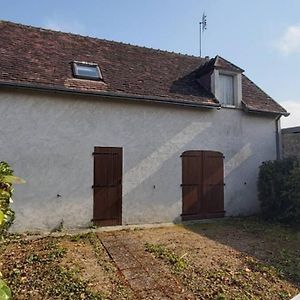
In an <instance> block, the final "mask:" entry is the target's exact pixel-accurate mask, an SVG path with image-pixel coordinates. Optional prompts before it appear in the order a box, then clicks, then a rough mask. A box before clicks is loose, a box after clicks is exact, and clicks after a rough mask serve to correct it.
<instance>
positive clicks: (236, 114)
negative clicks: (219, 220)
mask: <svg viewBox="0 0 300 300" xmlns="http://www.w3.org/2000/svg"><path fill="white" fill-rule="evenodd" d="M0 115H1V119H0V159H1V160H5V161H7V162H8V163H10V164H11V165H12V166H13V168H14V170H15V174H16V175H19V176H21V177H23V178H24V179H25V180H26V181H27V183H26V184H25V185H21V186H16V187H15V197H14V198H15V202H14V209H15V211H16V221H15V224H14V227H13V229H14V230H35V229H41V230H49V229H51V228H53V227H55V226H56V225H57V224H59V223H60V221H61V220H63V221H64V225H65V226H66V227H84V226H87V225H88V224H89V222H90V220H91V219H92V215H93V190H92V184H93V156H92V152H93V150H94V146H109V147H123V216H122V217H123V223H124V224H133V223H135V224H136V223H154V222H171V221H179V220H180V214H181V207H182V197H181V187H180V184H181V158H180V155H181V153H182V152H183V151H185V150H216V151H221V152H222V153H223V154H224V155H225V183H226V186H225V210H226V215H227V216H230V215H238V214H251V213H253V212H255V211H257V210H258V207H259V205H258V202H257V191H256V179H257V174H258V166H259V165H260V164H261V162H262V161H264V160H268V159H275V157H276V145H275V122H274V120H273V119H272V118H266V117H263V116H256V115H253V114H252V115H250V114H246V113H244V112H242V111H241V110H235V109H221V110H220V111H217V110H204V109H193V108H184V107H175V106H167V105H156V104H142V103H131V102H128V101H113V100H107V99H106V100H100V99H97V98H88V97H79V96H64V95H58V94H57V95H50V94H42V93H35V92H26V93H25V92H23V93H21V92H12V91H7V90H6V91H1V92H0ZM57 194H60V195H61V197H59V198H58V197H57Z"/></svg>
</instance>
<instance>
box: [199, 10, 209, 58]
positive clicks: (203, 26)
mask: <svg viewBox="0 0 300 300" xmlns="http://www.w3.org/2000/svg"><path fill="white" fill-rule="evenodd" d="M199 25H200V28H199V29H200V57H201V55H202V33H203V32H204V30H206V29H207V22H206V15H205V12H204V13H203V15H202V21H201V22H199Z"/></svg>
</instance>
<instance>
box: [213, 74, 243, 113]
mask: <svg viewBox="0 0 300 300" xmlns="http://www.w3.org/2000/svg"><path fill="white" fill-rule="evenodd" d="M220 75H230V76H233V97H234V98H233V105H230V104H224V103H221V101H220V85H221V84H220ZM211 91H212V93H213V94H214V96H215V97H216V98H217V100H218V101H219V102H220V104H221V107H224V108H241V103H242V73H240V72H233V71H229V70H224V69H214V71H213V72H212V74H211Z"/></svg>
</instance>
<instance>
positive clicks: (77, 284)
mask: <svg viewBox="0 0 300 300" xmlns="http://www.w3.org/2000/svg"><path fill="white" fill-rule="evenodd" d="M59 241H60V240H59V239H55V238H48V239H40V240H36V241H20V242H14V243H13V244H12V245H11V246H13V247H12V248H10V245H9V244H8V245H7V247H6V249H5V250H10V249H11V250H12V251H13V252H10V251H6V252H8V253H6V255H4V259H5V260H6V266H7V268H6V269H5V270H3V276H4V278H5V280H6V282H7V283H8V284H9V286H10V288H11V290H12V293H13V299H66V300H69V299H70V300H71V299H72V300H73V299H89V300H99V299H104V298H103V297H102V296H101V295H100V294H97V293H93V292H92V291H90V290H89V288H88V282H86V281H84V280H82V279H81V278H80V276H79V275H78V274H77V273H76V272H74V271H72V270H68V269H66V268H64V267H62V266H61V265H60V261H61V259H62V258H63V257H64V256H65V255H66V249H64V248H62V247H60V245H59ZM9 248H10V249H9ZM11 257H13V259H11Z"/></svg>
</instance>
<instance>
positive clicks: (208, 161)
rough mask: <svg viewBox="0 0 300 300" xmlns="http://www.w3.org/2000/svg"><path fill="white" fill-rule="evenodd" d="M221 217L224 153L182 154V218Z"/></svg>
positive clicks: (190, 152)
mask: <svg viewBox="0 0 300 300" xmlns="http://www.w3.org/2000/svg"><path fill="white" fill-rule="evenodd" d="M223 216H224V171H223V154H222V153H220V152H215V151H199V150H191V151H186V152H184V153H183V154H182V219H183V220H193V219H203V218H216V217H223Z"/></svg>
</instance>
